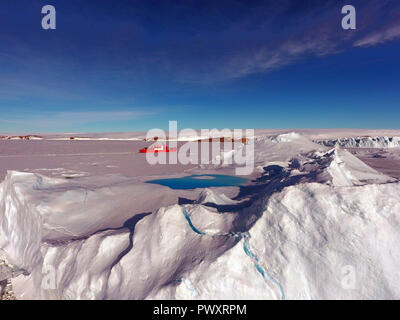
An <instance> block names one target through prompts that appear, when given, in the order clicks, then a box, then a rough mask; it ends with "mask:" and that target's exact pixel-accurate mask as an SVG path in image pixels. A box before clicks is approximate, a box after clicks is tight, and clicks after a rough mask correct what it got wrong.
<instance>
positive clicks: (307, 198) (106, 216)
mask: <svg viewBox="0 0 400 320" xmlns="http://www.w3.org/2000/svg"><path fill="white" fill-rule="evenodd" d="M255 150H256V152H255V164H256V166H257V167H258V169H259V172H262V171H263V170H264V169H263V168H264V166H268V165H271V164H273V165H274V166H275V167H280V168H282V171H280V172H278V173H276V172H275V171H270V172H267V173H265V174H262V175H261V180H262V181H265V182H263V183H265V185H261V184H260V183H261V182H258V183H259V184H258V185H257V186H259V189H256V191H251V190H253V189H251V187H249V189H246V188H244V189H243V190H250V191H251V192H250V191H249V194H248V195H247V196H248V198H246V199H244V200H243V201H244V202H243V201H239V200H236V199H235V200H232V199H230V198H229V197H228V196H226V195H225V194H224V192H222V191H221V190H219V189H218V188H211V189H205V190H203V191H202V192H200V194H198V195H197V199H196V200H195V201H193V203H192V204H182V205H178V204H173V205H170V201H167V200H166V199H167V198H168V199H171V197H175V198H177V197H178V193H177V192H176V191H174V190H170V189H168V188H166V187H161V186H155V185H150V184H145V183H143V182H141V180H140V179H132V178H131V179H128V178H124V177H121V176H111V175H110V176H104V177H101V176H99V177H77V178H76V179H73V180H66V179H61V178H59V179H55V178H48V177H45V176H43V175H40V174H38V173H20V172H14V171H10V172H9V173H8V175H7V177H6V179H5V180H4V181H3V182H2V183H1V184H0V248H1V252H2V254H4V255H5V256H6V257H7V261H8V262H9V263H11V264H12V265H14V266H15V267H17V268H19V269H23V270H24V271H25V274H26V275H20V276H18V277H17V278H14V279H13V280H12V281H13V287H14V291H15V293H16V295H17V297H18V298H20V299H160V298H162V299H399V298H400V289H399V288H400V275H399V273H398V270H399V268H400V247H399V246H398V243H399V241H400V231H399V230H400V228H399V227H400V226H399V223H400V183H399V182H397V181H396V180H395V179H393V178H390V177H388V176H385V175H383V174H381V173H379V172H378V171H376V170H374V169H372V168H370V167H369V166H367V165H366V164H364V163H363V162H362V161H361V160H359V159H358V158H356V157H354V156H353V155H351V154H350V153H349V152H347V151H345V150H343V149H341V148H340V147H336V148H334V149H329V148H328V147H325V146H322V145H320V144H316V143H314V142H312V141H311V140H309V139H308V138H306V137H304V136H303V135H300V134H298V133H284V134H280V135H277V136H274V137H259V138H257V139H256V141H255ZM277 164H279V165H277ZM294 164H296V165H294ZM278 171H279V170H278ZM318 177H320V178H318ZM321 177H322V178H321ZM316 181H318V182H316ZM189 194H190V193H189ZM185 195H187V194H185ZM249 199H250V200H251V201H250V203H249V204H247V205H243V203H245V202H246V201H247V200H249ZM210 204H212V205H210Z"/></svg>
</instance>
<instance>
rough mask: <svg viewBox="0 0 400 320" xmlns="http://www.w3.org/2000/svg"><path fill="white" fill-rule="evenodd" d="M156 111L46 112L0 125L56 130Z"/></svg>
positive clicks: (7, 119) (6, 120)
mask: <svg viewBox="0 0 400 320" xmlns="http://www.w3.org/2000/svg"><path fill="white" fill-rule="evenodd" d="M156 113H157V112H156V111H146V110H136V111H95V112H91V111H85V112H55V113H52V112H47V113H44V114H30V115H26V114H24V115H16V116H8V117H7V116H6V117H2V118H0V123H3V124H12V125H17V126H21V127H23V126H26V127H27V128H34V129H43V130H47V129H57V128H60V127H61V128H62V127H66V126H68V127H71V126H79V125H86V124H91V123H98V122H114V121H126V120H135V119H140V118H143V117H146V116H151V115H154V114H156Z"/></svg>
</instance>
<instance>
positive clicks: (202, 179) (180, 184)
mask: <svg viewBox="0 0 400 320" xmlns="http://www.w3.org/2000/svg"><path fill="white" fill-rule="evenodd" d="M246 181H247V179H245V178H240V177H236V176H228V175H222V174H196V175H191V176H187V177H182V178H169V179H158V180H150V181H146V182H147V183H153V184H160V185H162V186H167V187H169V188H171V189H195V188H209V187H235V186H240V185H242V184H244V183H245V182H246Z"/></svg>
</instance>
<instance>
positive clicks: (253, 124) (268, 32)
mask: <svg viewBox="0 0 400 320" xmlns="http://www.w3.org/2000/svg"><path fill="white" fill-rule="evenodd" d="M45 4H52V5H54V6H55V8H56V10H57V29H56V30H50V31H45V30H42V28H41V19H42V17H43V15H42V14H41V8H42V6H43V5H45ZM345 4H352V5H354V6H355V8H356V10H357V29H356V30H343V29H342V28H341V19H342V17H343V15H342V14H341V8H342V6H343V5H345ZM399 53H400V2H399V1H397V0H370V1H369V0H363V1H351V2H348V1H338V0H332V1H317V0H315V1H313V0H302V1H300V0H280V1H251V2H250V1H235V0H230V1H216V0H215V1H209V2H208V1H190V0H182V1H150V0H146V1H108V0H107V1H98V0H93V1H91V0H85V1H78V0H68V1H59V0H46V1H39V0H26V1H25V0H14V1H11V0H6V1H3V2H2V4H1V7H0V114H1V117H0V132H3V133H7V132H10V133H11V132H12V133H16V132H18V133H20V132H21V133H22V132H24V133H29V132H90V131H143V130H147V129H150V128H157V127H159V128H167V127H168V121H169V120H178V126H179V128H180V129H182V128H186V127H190V128H214V127H217V128H225V127H228V128H400V121H399V119H400V81H399V74H400V72H399V71H400V59H399V57H400V55H399Z"/></svg>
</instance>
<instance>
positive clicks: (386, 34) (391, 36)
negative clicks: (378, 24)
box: [354, 25, 400, 47]
mask: <svg viewBox="0 0 400 320" xmlns="http://www.w3.org/2000/svg"><path fill="white" fill-rule="evenodd" d="M399 37H400V25H398V26H392V27H390V28H388V29H386V30H383V31H380V32H374V33H371V34H369V35H367V36H366V37H364V38H362V39H360V40H357V41H356V42H355V43H354V46H355V47H369V46H374V45H377V44H380V43H384V42H387V41H392V40H395V39H396V38H399Z"/></svg>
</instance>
